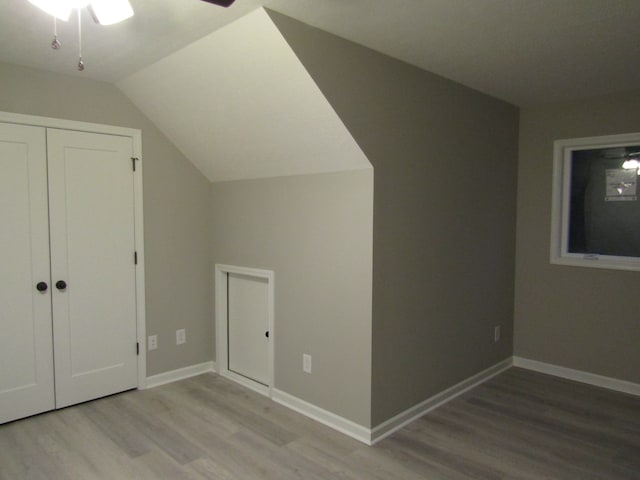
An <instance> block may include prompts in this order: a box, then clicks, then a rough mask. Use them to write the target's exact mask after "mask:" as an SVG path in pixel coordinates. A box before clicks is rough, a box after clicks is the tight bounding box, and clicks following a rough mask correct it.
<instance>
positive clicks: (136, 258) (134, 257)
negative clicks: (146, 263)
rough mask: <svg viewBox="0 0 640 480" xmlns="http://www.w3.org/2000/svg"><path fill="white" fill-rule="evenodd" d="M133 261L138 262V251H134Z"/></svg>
mask: <svg viewBox="0 0 640 480" xmlns="http://www.w3.org/2000/svg"><path fill="white" fill-rule="evenodd" d="M133 263H134V264H135V265H137V264H138V252H133Z"/></svg>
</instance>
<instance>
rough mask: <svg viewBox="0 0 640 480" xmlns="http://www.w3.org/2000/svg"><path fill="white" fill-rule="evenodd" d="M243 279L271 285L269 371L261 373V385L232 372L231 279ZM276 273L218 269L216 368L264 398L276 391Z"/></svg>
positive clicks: (217, 267)
mask: <svg viewBox="0 0 640 480" xmlns="http://www.w3.org/2000/svg"><path fill="white" fill-rule="evenodd" d="M229 275H240V276H244V277H248V278H254V279H257V280H263V281H266V283H267V299H266V300H267V312H266V315H267V323H268V330H269V342H268V346H267V356H268V358H267V371H266V372H261V373H260V374H259V376H260V377H261V380H262V381H261V382H258V381H253V380H251V379H250V378H247V377H246V376H243V375H239V374H237V373H235V372H233V371H232V370H230V369H229V328H228V324H227V314H228V312H229V290H228V285H229V284H228V276H229ZM274 277H275V276H274V273H273V271H271V270H262V269H257V268H248V267H239V266H234V265H222V264H216V266H215V279H214V282H215V325H216V328H215V332H216V367H217V369H218V373H219V374H220V375H222V376H224V377H227V378H229V379H231V380H234V381H235V382H237V383H240V384H242V385H244V386H246V387H248V388H251V389H252V390H254V391H256V392H259V393H261V394H263V395H266V396H269V397H271V396H272V391H273V387H274V351H275V341H276V333H275V327H274V304H275V303H274Z"/></svg>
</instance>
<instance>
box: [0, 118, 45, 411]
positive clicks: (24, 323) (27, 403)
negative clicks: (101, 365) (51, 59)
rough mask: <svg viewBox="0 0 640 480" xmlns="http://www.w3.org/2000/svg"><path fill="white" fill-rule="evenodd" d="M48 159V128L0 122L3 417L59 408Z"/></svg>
mask: <svg viewBox="0 0 640 480" xmlns="http://www.w3.org/2000/svg"><path fill="white" fill-rule="evenodd" d="M46 162H47V159H46V139H45V130H44V128H40V127H31V126H25V125H13V124H8V123H0V252H2V253H1V255H2V262H1V264H2V268H1V269H0V271H2V279H3V283H2V288H0V423H4V422H8V421H11V420H15V419H18V418H22V417H26V416H29V415H34V414H36V413H40V412H43V411H47V410H52V409H53V408H54V406H55V404H54V387H53V352H52V345H51V282H50V279H49V224H48V211H47V163H46ZM38 285H39V288H40V290H41V291H40V290H38ZM45 287H46V288H45Z"/></svg>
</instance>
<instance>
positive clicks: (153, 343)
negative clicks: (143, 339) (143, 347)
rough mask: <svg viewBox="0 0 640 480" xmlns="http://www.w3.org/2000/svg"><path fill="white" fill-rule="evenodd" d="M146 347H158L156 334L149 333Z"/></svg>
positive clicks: (150, 348)
mask: <svg viewBox="0 0 640 480" xmlns="http://www.w3.org/2000/svg"><path fill="white" fill-rule="evenodd" d="M147 348H148V349H149V350H155V349H156V348H158V335H149V340H148V341H147Z"/></svg>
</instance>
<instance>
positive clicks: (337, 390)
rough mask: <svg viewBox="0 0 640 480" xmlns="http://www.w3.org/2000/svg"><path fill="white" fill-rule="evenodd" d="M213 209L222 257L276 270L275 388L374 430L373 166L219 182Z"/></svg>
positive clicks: (217, 255)
mask: <svg viewBox="0 0 640 480" xmlns="http://www.w3.org/2000/svg"><path fill="white" fill-rule="evenodd" d="M211 205H212V211H213V217H212V223H213V225H214V227H213V234H212V242H211V245H212V247H211V248H212V250H211V255H212V257H213V260H214V262H215V263H222V264H229V265H236V266H243V267H252V268H260V269H266V270H273V271H274V272H275V337H274V340H275V371H276V373H275V375H276V376H275V382H274V386H275V388H276V389H278V390H282V391H284V392H286V393H289V394H291V395H294V396H296V397H298V398H301V399H303V400H305V401H307V402H310V403H312V404H314V405H316V406H319V407H321V408H323V409H325V410H328V411H330V412H333V413H335V414H337V415H340V416H342V417H344V418H347V419H349V420H351V421H353V422H355V423H357V424H359V425H362V426H364V427H369V423H370V405H371V275H372V220H373V171H372V170H371V169H368V170H357V171H352V172H341V173H330V174H316V175H305V176H291V177H279V178H271V179H263V180H247V181H235V182H221V183H214V184H213V185H212V187H211ZM303 353H308V354H311V355H312V357H313V373H312V374H306V373H303V371H302V354H303Z"/></svg>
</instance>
